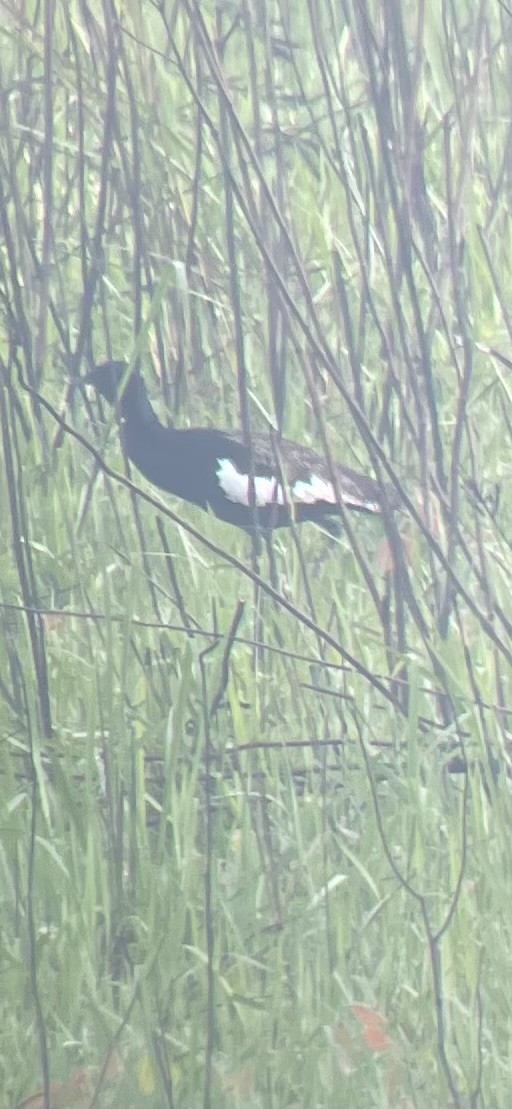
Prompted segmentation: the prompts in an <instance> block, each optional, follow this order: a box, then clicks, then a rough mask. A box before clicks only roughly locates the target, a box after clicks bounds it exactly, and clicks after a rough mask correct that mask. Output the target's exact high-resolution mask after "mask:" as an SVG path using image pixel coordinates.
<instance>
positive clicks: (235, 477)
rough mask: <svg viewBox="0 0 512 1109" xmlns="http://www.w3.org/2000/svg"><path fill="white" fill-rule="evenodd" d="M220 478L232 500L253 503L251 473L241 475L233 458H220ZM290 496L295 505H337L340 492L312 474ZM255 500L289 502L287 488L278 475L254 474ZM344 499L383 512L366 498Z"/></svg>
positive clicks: (259, 503) (260, 503)
mask: <svg viewBox="0 0 512 1109" xmlns="http://www.w3.org/2000/svg"><path fill="white" fill-rule="evenodd" d="M217 478H218V481H219V485H220V487H221V489H222V491H223V493H225V495H226V497H227V498H228V500H230V501H235V502H236V503H237V504H243V505H247V506H248V505H249V504H250V503H251V501H250V478H249V475H248V474H240V473H239V472H238V470H237V469H236V467H235V466H234V465H233V463H232V461H231V459H230V458H219V461H218V465H217ZM290 496H291V500H292V503H293V504H332V505H333V506H335V505H336V493H335V491H334V488H333V486H332V484H331V482H330V481H327V480H326V479H325V478H321V477H318V475H317V474H311V475H310V477H309V480H308V481H296V482H295V484H294V485H292V486H291V487H290ZM254 501H255V504H256V507H257V508H265V507H267V506H270V505H273V504H282V505H284V504H288V503H289V502H288V498H287V496H286V493H285V490H284V489H283V486H282V485H281V484H280V482H279V481H278V480H277V478H275V477H261V476H260V477H258V476H257V475H255V476H254ZM343 501H344V503H345V504H347V505H350V506H351V507H352V508H366V509H367V511H368V512H379V511H380V506H379V505H378V504H377V503H375V504H373V503H370V502H368V501H365V499H364V497H357V496H351V495H350V494H347V495H344V496H343Z"/></svg>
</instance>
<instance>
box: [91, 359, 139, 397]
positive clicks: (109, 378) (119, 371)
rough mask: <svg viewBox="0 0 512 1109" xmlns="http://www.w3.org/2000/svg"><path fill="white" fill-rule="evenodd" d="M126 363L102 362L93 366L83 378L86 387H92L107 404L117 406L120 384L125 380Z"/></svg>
mask: <svg viewBox="0 0 512 1109" xmlns="http://www.w3.org/2000/svg"><path fill="white" fill-rule="evenodd" d="M127 369H128V363H127V362H102V363H101V365H99V366H95V367H94V369H93V370H91V372H90V373H89V374H87V377H86V378H85V383H86V385H92V386H93V388H94V389H96V391H97V392H98V393H101V396H102V397H104V398H105V400H106V401H107V402H108V404H112V405H114V404H117V401H118V399H119V394H120V391H121V384H122V382H123V380H124V379H125V378H126V371H127Z"/></svg>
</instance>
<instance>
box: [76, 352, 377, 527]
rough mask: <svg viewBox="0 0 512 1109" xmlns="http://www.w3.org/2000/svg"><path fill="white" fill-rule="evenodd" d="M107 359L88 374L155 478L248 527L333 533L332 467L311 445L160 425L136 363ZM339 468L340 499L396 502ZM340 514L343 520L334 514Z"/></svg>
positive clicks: (135, 457)
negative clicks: (311, 526)
mask: <svg viewBox="0 0 512 1109" xmlns="http://www.w3.org/2000/svg"><path fill="white" fill-rule="evenodd" d="M127 371H128V363H127V362H125V361H115V360H109V361H106V362H102V363H101V364H99V365H96V366H94V368H93V369H92V370H91V371H90V372H89V373H88V374H87V376H86V377H85V379H84V380H85V382H86V383H87V384H90V385H92V386H93V387H94V389H95V390H96V392H97V393H99V394H100V395H101V396H102V397H103V398H104V399H105V400H106V401H107V403H108V404H109V405H112V406H115V408H116V416H117V419H118V422H119V426H120V434H121V442H122V446H123V450H124V452H125V454H126V456H127V457H128V458H129V460H130V462H132V463H133V465H134V466H135V467H136V468H137V470H139V471H140V473H141V474H143V475H144V477H146V478H147V479H148V481H150V482H151V483H152V484H153V485H156V486H158V488H159V489H163V490H165V491H166V492H168V493H173V494H174V495H175V496H177V497H179V498H181V499H182V500H184V501H189V502H190V503H191V504H194V505H198V506H199V507H200V508H202V509H205V510H209V511H210V512H213V513H214V514H215V516H217V517H218V518H219V519H220V520H224V521H226V522H228V523H230V524H234V525H236V526H238V527H240V528H243V529H245V530H246V531H247V532H254V531H255V530H261V531H262V532H263V533H265V532H269V531H271V530H273V529H275V528H281V527H286V526H289V525H290V524H291V523H292V522H295V523H298V524H301V523H304V522H306V521H312V522H313V523H315V524H319V525H322V526H323V527H325V528H326V529H327V530H328V531H331V532H332V533H333V534H337V533H338V531H339V515H340V513H339V508H338V503H337V496H336V490H335V488H334V485H333V482H332V475H331V470H330V468H329V466H328V464H327V462H326V460H325V459H324V458H322V456H321V455H320V454H318V453H317V452H316V451H315V450H313V449H312V448H311V447H308V446H305V445H304V444H302V443H296V442H293V441H292V440H290V439H282V438H280V439H277V436H275V437H274V438H273V437H272V436H271V435H266V434H261V433H255V434H252V435H251V437H250V446H249V445H248V444H247V443H246V441H245V438H244V434H243V432H242V431H241V430H234V431H222V430H219V429H217V428H214V427H190V428H183V429H182V428H176V427H174V426H172V425H170V426H165V425H164V424H162V423H161V422H160V420H159V418H158V416H157V414H156V412H155V410H154V408H153V406H152V404H151V401H150V399H149V395H148V390H147V387H146V383H145V380H144V378H143V377H142V374H141V373H140V371H139V370H138V369H135V370H133V371H132V372H131V373H130V375H129V376H128V374H127ZM334 472H335V475H336V481H337V485H338V488H339V493H340V497H341V501H342V503H343V506H344V507H345V508H347V509H354V510H355V511H358V512H364V513H368V514H371V515H379V514H381V513H382V512H383V503H384V500H386V501H387V504H388V506H389V507H390V508H394V507H396V505H395V495H394V490H393V489H392V488H390V487H389V486H386V487H385V488H386V494H385V497H383V487H382V485H381V484H380V483H379V482H377V481H376V480H375V479H374V478H371V477H368V476H367V475H366V474H362V473H359V472H358V471H356V470H353V469H351V468H350V467H349V466H345V465H343V464H342V463H340V462H335V463H334ZM337 518H338V519H337Z"/></svg>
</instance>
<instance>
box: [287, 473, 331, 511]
mask: <svg viewBox="0 0 512 1109" xmlns="http://www.w3.org/2000/svg"><path fill="white" fill-rule="evenodd" d="M291 492H292V495H293V500H294V501H295V502H296V503H297V504H317V503H318V501H322V502H323V503H325V504H336V493H335V492H334V489H333V487H332V485H331V482H330V481H326V480H325V478H321V477H317V475H316V474H310V477H309V481H296V482H295V485H292V488H291Z"/></svg>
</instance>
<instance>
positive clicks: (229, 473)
mask: <svg viewBox="0 0 512 1109" xmlns="http://www.w3.org/2000/svg"><path fill="white" fill-rule="evenodd" d="M217 477H218V479H219V485H220V487H221V489H222V492H223V493H225V494H226V497H227V498H228V500H229V501H236V503H237V504H245V505H249V504H250V503H251V496H250V485H251V481H250V477H249V474H239V472H238V470H237V469H236V467H235V466H233V463H232V461H231V459H230V458H219V462H218V466H217ZM254 503H255V505H256V507H257V508H265V505H271V504H287V500H286V497H285V495H284V490H283V487H282V485H280V484H279V482H278V480H277V478H275V477H256V475H255V477H254Z"/></svg>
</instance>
